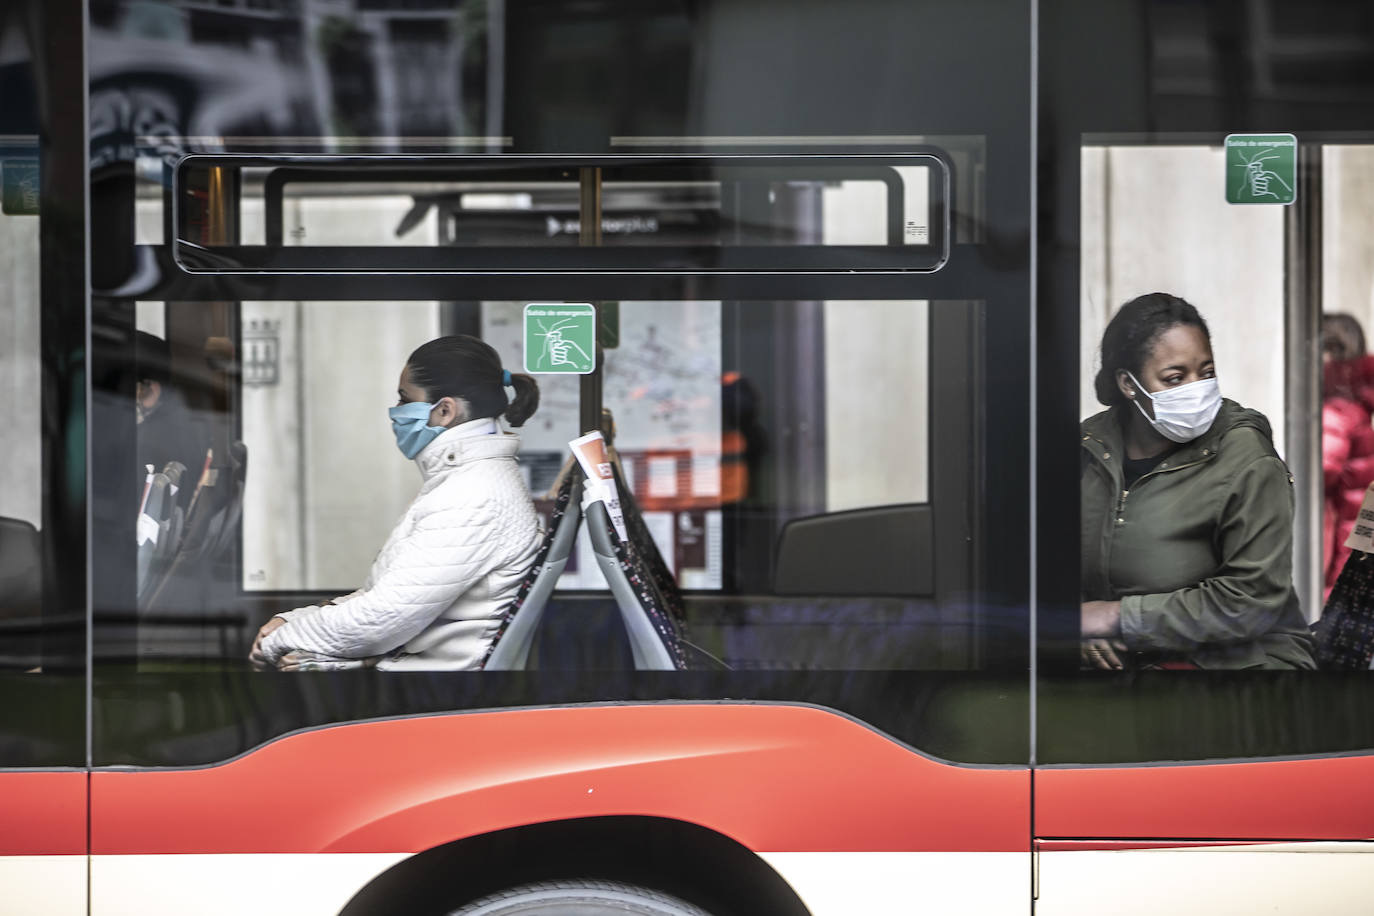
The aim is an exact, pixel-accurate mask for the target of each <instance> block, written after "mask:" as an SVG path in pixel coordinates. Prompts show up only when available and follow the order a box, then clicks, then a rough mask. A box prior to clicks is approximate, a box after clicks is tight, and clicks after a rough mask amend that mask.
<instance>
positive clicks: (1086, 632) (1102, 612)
mask: <svg viewBox="0 0 1374 916" xmlns="http://www.w3.org/2000/svg"><path fill="white" fill-rule="evenodd" d="M1079 634H1080V635H1081V636H1082V637H1083V638H1084V639H1113V638H1119V637H1120V636H1121V602H1120V601H1084V602H1083V605H1082V607H1081V609H1080V616H1079Z"/></svg>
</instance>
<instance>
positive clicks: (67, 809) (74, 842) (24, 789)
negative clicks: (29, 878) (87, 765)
mask: <svg viewBox="0 0 1374 916" xmlns="http://www.w3.org/2000/svg"><path fill="white" fill-rule="evenodd" d="M85 854H86V773H85V771H80V772H61V773H18V772H12V773H0V856H84V855H85ZM0 897H3V894H0Z"/></svg>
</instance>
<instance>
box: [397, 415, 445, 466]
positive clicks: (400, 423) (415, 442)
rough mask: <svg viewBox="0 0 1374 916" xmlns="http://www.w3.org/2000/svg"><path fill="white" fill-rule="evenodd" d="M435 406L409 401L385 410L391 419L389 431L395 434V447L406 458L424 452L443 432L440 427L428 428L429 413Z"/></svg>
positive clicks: (442, 428)
mask: <svg viewBox="0 0 1374 916" xmlns="http://www.w3.org/2000/svg"><path fill="white" fill-rule="evenodd" d="M434 407H435V405H433V404H426V403H425V402H424V401H411V402H409V403H407V404H398V405H397V406H395V407H392V408H390V409H389V410H387V415H388V416H390V417H391V431H392V432H393V433H395V434H396V447H397V448H399V449H400V450H401V454H402V455H405V456H406V457H407V458H414V457H415V456H416V455H418V454H420V452H422V451H424V448H425V446H426V445H429V444H430V443H431V442H433V441H434V437H435V436H437V435H439V434H440V433H441V432H443V431H444V427H442V426H428V425H426V421H428V420H429V413H430V411H432V410H433V409H434Z"/></svg>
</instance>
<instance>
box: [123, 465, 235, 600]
mask: <svg viewBox="0 0 1374 916" xmlns="http://www.w3.org/2000/svg"><path fill="white" fill-rule="evenodd" d="M229 461H230V463H229V466H228V467H224V466H219V467H212V468H211V471H212V473H211V474H210V475H208V476H207V478H206V479H205V481H204V484H203V485H202V484H201V483H200V482H199V481H197V486H198V488H199V493H198V494H197V495H196V496H195V497H194V498H193V500H192V504H191V506H190V508H189V511H190V515H189V516H188V517H187V518H186V519H185V523H184V525H183V528H182V536H181V537H180V539H179V540H178V542H177V543H176V547H177V552H176V555H175V556H174V557H173V558H171V561H170V562H169V563H168V566H167V568H166V572H165V574H164V575H163V576H161V577H160V580H159V582H158V583H157V587H156V588H155V589H154V590H152V591H150V592H148V595H149V596H150V597H149V598H148V601H147V602H145V604H146V606H149V607H152V606H156V607H158V608H159V609H161V610H164V611H167V610H172V611H175V610H185V609H184V608H179V607H178V605H179V604H180V603H182V602H184V601H185V600H186V598H187V595H186V588H184V587H178V585H177V583H178V582H179V581H180V582H181V583H183V584H184V583H185V582H187V581H199V577H200V576H201V575H202V574H203V572H204V569H205V565H206V564H208V563H213V562H214V561H216V560H218V559H219V558H220V557H221V556H223V555H224V552H225V551H226V550H227V549H228V548H229V546H230V545H231V544H233V543H234V541H235V539H236V538H237V536H238V527H237V526H238V522H239V519H240V517H241V516H242V514H243V494H244V487H245V485H246V483H247V475H248V448H247V446H245V445H244V444H243V442H241V441H235V442H233V443H232V444H231V445H230V446H229ZM178 511H180V510H178ZM140 581H141V580H140Z"/></svg>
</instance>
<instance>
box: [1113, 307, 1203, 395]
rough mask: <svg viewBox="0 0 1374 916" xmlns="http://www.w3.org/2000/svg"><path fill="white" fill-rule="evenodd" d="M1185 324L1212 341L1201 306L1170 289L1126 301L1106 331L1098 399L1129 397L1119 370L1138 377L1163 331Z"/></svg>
mask: <svg viewBox="0 0 1374 916" xmlns="http://www.w3.org/2000/svg"><path fill="white" fill-rule="evenodd" d="M1181 324H1188V325H1192V326H1193V327H1196V328H1199V329H1201V331H1202V336H1203V337H1205V338H1207V342H1208V343H1211V341H1212V333H1211V332H1210V331H1209V330H1207V322H1206V321H1204V320H1203V318H1202V316H1201V315H1199V314H1198V310H1197V309H1195V308H1193V306H1192V305H1191V304H1190V303H1188V302H1186V301H1185V300H1183V299H1180V298H1179V297H1178V296H1171V295H1169V294H1168V293H1147V294H1145V295H1144V296H1137V297H1136V298H1134V299H1132V300H1131V301H1130V302H1127V303H1126V304H1125V305H1123V306H1122V307H1121V308H1120V309H1119V310H1118V311H1117V313H1116V314H1115V315H1113V316H1112V320H1111V321H1109V322H1107V330H1105V331H1103V332H1102V368H1101V369H1099V370H1097V378H1096V379H1094V380H1093V389H1094V391H1095V393H1096V394H1097V400H1098V401H1100V402H1101V403H1103V404H1105V405H1107V406H1108V407H1116V406H1118V405H1122V404H1126V403H1127V402H1128V401H1129V398H1127V397H1126V396H1125V395H1124V394H1122V393H1121V389H1120V388H1119V387H1117V384H1116V373H1117V371H1118V370H1120V369H1125V370H1126V371H1127V372H1130V373H1131V374H1132V375H1134V376H1135V377H1136V378H1139V377H1140V370H1141V367H1142V366H1144V365H1145V360H1146V359H1147V358H1149V355H1150V351H1151V350H1153V349H1154V346H1155V341H1157V340H1159V335H1161V334H1163V333H1164V332H1165V331H1167V330H1169V329H1170V328H1173V327H1177V326H1178V325H1181Z"/></svg>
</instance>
